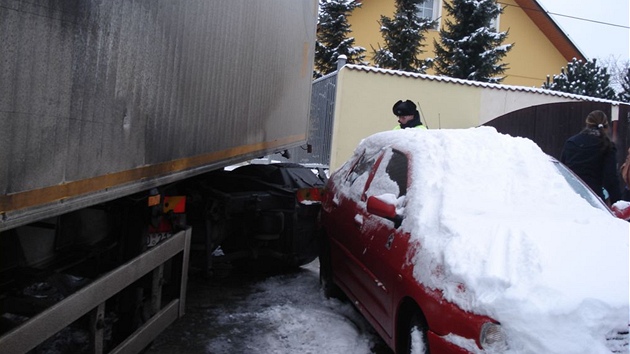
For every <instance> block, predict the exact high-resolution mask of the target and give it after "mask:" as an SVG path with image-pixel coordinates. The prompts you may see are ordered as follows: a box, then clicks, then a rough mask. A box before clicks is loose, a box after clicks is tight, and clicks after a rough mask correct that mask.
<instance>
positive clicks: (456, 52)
mask: <svg viewBox="0 0 630 354" xmlns="http://www.w3.org/2000/svg"><path fill="white" fill-rule="evenodd" d="M444 7H445V8H446V11H447V13H448V17H446V18H447V19H446V20H445V26H444V28H443V29H441V30H440V43H438V42H437V41H434V47H435V55H436V57H435V62H434V67H435V71H436V74H438V75H444V76H449V77H454V78H458V79H466V80H475V81H482V82H493V83H498V82H501V81H502V80H503V77H500V76H499V75H501V74H503V73H504V72H505V70H506V69H507V64H505V63H501V60H502V59H503V57H505V55H506V54H507V52H508V51H509V50H510V49H511V48H512V44H505V45H503V44H502V43H503V41H504V40H505V39H506V38H507V36H508V32H497V31H496V30H495V29H494V28H493V27H492V22H493V20H494V19H496V18H497V16H499V14H501V13H503V9H502V8H501V7H499V6H497V2H496V0H450V1H445V2H444ZM451 19H452V20H451Z"/></svg>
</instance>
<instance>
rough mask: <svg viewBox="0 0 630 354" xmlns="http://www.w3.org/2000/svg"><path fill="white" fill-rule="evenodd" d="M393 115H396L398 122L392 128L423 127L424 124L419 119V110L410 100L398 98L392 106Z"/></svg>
mask: <svg viewBox="0 0 630 354" xmlns="http://www.w3.org/2000/svg"><path fill="white" fill-rule="evenodd" d="M392 111H393V112H394V115H395V116H396V117H398V123H399V125H397V126H396V127H394V130H396V129H405V128H423V129H426V128H425V126H424V125H423V124H422V122H421V121H420V112H418V110H417V109H416V105H415V104H414V103H413V102H411V101H410V100H406V101H402V100H399V101H398V102H396V103H395V104H394V107H392Z"/></svg>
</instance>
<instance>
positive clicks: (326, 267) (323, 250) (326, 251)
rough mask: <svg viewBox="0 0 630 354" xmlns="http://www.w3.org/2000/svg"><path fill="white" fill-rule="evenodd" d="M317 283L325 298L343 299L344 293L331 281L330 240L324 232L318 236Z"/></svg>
mask: <svg viewBox="0 0 630 354" xmlns="http://www.w3.org/2000/svg"><path fill="white" fill-rule="evenodd" d="M319 240H320V243H319V283H320V285H321V287H322V289H323V290H324V296H326V297H327V298H335V299H344V294H343V292H342V291H341V289H340V288H339V286H337V284H335V282H334V281H333V267H332V261H331V259H330V241H329V240H328V237H327V236H326V234H325V233H324V232H322V233H321V234H320V236H319Z"/></svg>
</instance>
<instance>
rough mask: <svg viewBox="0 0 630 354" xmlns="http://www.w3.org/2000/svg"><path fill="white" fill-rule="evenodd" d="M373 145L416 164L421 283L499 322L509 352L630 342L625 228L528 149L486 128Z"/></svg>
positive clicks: (593, 349)
mask: <svg viewBox="0 0 630 354" xmlns="http://www.w3.org/2000/svg"><path fill="white" fill-rule="evenodd" d="M370 141H371V142H370V143H364V145H365V148H367V149H370V144H372V143H375V144H374V147H376V146H382V145H388V144H392V142H395V143H393V145H394V148H397V149H402V150H407V151H412V152H419V153H415V155H416V157H415V158H414V160H412V162H411V164H412V167H411V169H412V172H411V173H412V181H413V182H412V185H411V187H410V189H409V191H408V194H407V197H406V198H405V199H404V201H402V205H401V206H399V207H400V208H401V210H404V212H405V215H406V218H405V220H404V221H403V223H402V226H401V227H402V228H403V230H404V231H405V232H408V233H409V234H410V235H411V242H412V244H414V245H415V247H414V251H413V252H412V253H411V254H410V255H409V262H410V263H411V266H413V267H414V277H415V278H416V279H417V280H418V281H420V282H422V283H423V284H425V285H426V286H429V287H430V288H435V289H440V290H442V292H443V293H444V296H445V298H446V299H447V300H449V301H452V302H454V303H456V304H457V305H458V306H460V307H461V308H463V309H465V310H468V311H471V312H474V313H479V314H484V315H489V316H490V317H492V318H494V319H496V320H498V321H500V322H501V323H502V325H503V327H504V328H505V329H506V331H507V332H508V334H509V338H510V346H511V352H514V353H543V352H544V353H599V352H604V353H605V352H609V351H608V349H606V347H605V344H606V340H605V336H606V334H607V333H608V332H610V331H611V330H614V329H619V330H624V329H625V330H627V328H628V320H629V319H628V316H629V309H628V302H629V297H630V296H629V262H628V259H629V255H628V250H629V248H628V246H629V236H630V227H629V224H628V223H627V222H625V221H623V220H619V219H616V218H615V217H614V216H612V215H611V213H610V212H608V211H607V210H605V209H598V208H595V207H593V206H592V205H591V204H589V203H588V202H587V201H586V200H585V199H583V198H582V197H581V196H579V195H578V194H576V193H575V192H574V191H573V189H571V187H570V186H569V185H568V183H567V182H566V181H565V179H564V177H562V176H561V175H560V174H559V173H558V170H557V168H556V167H555V166H554V163H553V162H552V160H551V159H550V158H549V156H547V155H546V154H544V153H543V152H542V151H541V150H540V148H539V147H538V146H537V145H536V144H534V143H533V142H532V141H530V140H528V139H523V138H514V137H511V136H507V135H503V134H499V133H497V132H496V130H495V129H494V128H489V127H482V128H473V129H465V130H428V131H417V130H414V131H410V130H406V131H403V132H396V133H394V132H384V133H379V134H377V136H376V137H375V136H373V137H371V138H370ZM412 154H414V153H412ZM462 285H463V287H462ZM463 289H465V290H463Z"/></svg>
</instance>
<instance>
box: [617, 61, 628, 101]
mask: <svg viewBox="0 0 630 354" xmlns="http://www.w3.org/2000/svg"><path fill="white" fill-rule="evenodd" d="M619 101H622V102H627V103H630V67H628V68H627V69H626V75H625V76H624V77H623V79H622V81H621V92H620V93H619Z"/></svg>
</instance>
